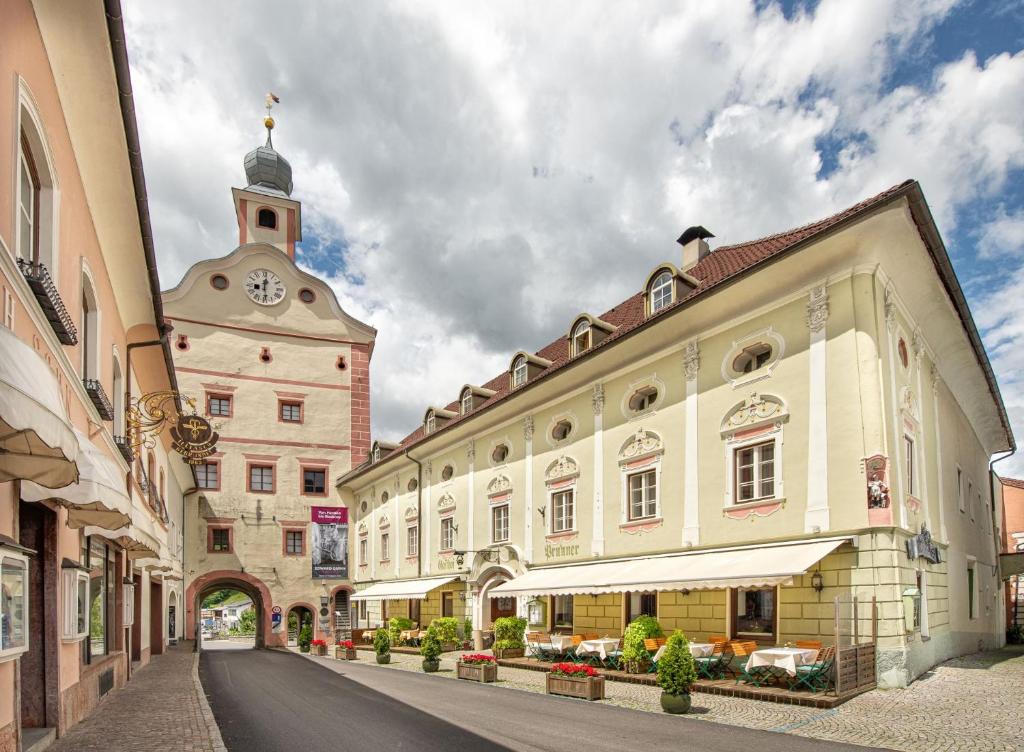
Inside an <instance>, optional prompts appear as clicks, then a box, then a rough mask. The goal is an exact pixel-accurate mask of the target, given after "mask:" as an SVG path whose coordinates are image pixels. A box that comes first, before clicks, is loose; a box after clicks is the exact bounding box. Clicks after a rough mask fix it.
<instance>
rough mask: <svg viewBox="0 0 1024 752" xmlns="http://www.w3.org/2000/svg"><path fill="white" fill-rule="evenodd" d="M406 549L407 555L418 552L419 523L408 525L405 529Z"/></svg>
mask: <svg viewBox="0 0 1024 752" xmlns="http://www.w3.org/2000/svg"><path fill="white" fill-rule="evenodd" d="M405 541H406V544H405V545H406V551H408V552H409V554H408V555H409V556H419V554H420V528H419V525H410V526H409V527H408V528H406V531H405Z"/></svg>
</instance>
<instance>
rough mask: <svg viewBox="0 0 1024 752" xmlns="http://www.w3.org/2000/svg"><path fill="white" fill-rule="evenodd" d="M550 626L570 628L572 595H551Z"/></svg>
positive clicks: (553, 627)
mask: <svg viewBox="0 0 1024 752" xmlns="http://www.w3.org/2000/svg"><path fill="white" fill-rule="evenodd" d="M551 628H552V629H572V596H571V595H553V596H551Z"/></svg>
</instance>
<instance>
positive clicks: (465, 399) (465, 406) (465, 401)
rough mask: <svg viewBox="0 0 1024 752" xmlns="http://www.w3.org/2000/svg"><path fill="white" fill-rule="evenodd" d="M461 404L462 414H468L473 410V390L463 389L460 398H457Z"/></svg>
mask: <svg viewBox="0 0 1024 752" xmlns="http://www.w3.org/2000/svg"><path fill="white" fill-rule="evenodd" d="M459 402H460V404H461V405H462V407H461V410H462V414H463V415H468V414H469V413H470V412H472V411H473V390H472V389H463V390H462V398H461V399H460V400H459Z"/></svg>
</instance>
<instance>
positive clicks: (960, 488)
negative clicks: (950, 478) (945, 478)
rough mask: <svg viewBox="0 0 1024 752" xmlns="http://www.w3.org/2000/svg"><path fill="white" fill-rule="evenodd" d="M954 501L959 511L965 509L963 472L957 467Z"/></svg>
mask: <svg viewBox="0 0 1024 752" xmlns="http://www.w3.org/2000/svg"><path fill="white" fill-rule="evenodd" d="M956 502H957V505H958V506H959V507H960V511H961V512H966V511H967V506H966V505H965V503H964V473H963V471H962V470H961V469H960V468H959V467H958V468H957V469H956Z"/></svg>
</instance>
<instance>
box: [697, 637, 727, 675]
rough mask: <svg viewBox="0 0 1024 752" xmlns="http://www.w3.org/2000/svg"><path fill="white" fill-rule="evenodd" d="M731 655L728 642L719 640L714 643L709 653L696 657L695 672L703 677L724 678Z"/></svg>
mask: <svg viewBox="0 0 1024 752" xmlns="http://www.w3.org/2000/svg"><path fill="white" fill-rule="evenodd" d="M732 657H733V653H732V648H730V647H729V643H728V642H726V641H725V640H719V641H718V642H716V643H715V648H714V650H712V651H711V655H709V656H707V657H706V658H698V659H697V673H698V674H700V675H701V676H703V677H704V678H705V679H724V678H725V674H726V673H727V672H728V670H729V663H730V662H731V661H732Z"/></svg>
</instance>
